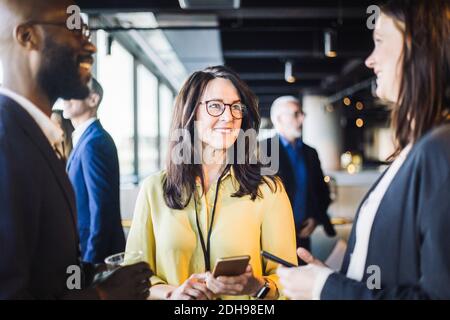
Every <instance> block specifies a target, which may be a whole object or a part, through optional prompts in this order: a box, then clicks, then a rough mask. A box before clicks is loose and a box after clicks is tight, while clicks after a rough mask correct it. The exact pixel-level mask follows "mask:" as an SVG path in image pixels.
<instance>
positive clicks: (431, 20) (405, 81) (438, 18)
mask: <svg viewBox="0 0 450 320" xmlns="http://www.w3.org/2000/svg"><path fill="white" fill-rule="evenodd" d="M381 10H382V12H383V13H384V14H386V15H387V16H389V17H391V18H393V19H394V20H395V21H396V22H397V25H398V22H401V23H402V24H403V25H404V28H401V27H399V30H400V31H401V32H402V33H403V36H404V37H403V38H404V43H403V66H402V79H401V83H400V91H399V97H398V102H397V103H396V104H395V106H394V107H393V110H392V113H391V124H392V127H393V129H394V135H395V140H396V149H395V152H394V154H393V155H392V156H391V158H394V157H396V156H397V155H398V154H399V153H400V151H401V150H402V149H403V148H404V147H405V146H406V145H407V144H409V143H411V142H416V141H417V140H418V139H419V138H420V137H422V136H423V135H424V134H425V133H426V132H428V131H429V130H430V129H432V128H433V127H435V126H437V125H439V124H441V123H443V122H444V121H446V119H447V118H448V115H449V107H450V102H449V101H450V82H449V80H450V4H449V2H448V1H447V0H432V1H428V0H427V1H423V0H420V1H418V0H392V1H389V2H387V3H386V4H385V5H384V6H382V8H381ZM408 124H409V125H408Z"/></svg>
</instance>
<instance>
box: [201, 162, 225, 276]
mask: <svg viewBox="0 0 450 320" xmlns="http://www.w3.org/2000/svg"><path fill="white" fill-rule="evenodd" d="M227 170H228V167H227V168H225V170H224V171H223V173H222V174H221V175H220V177H219V179H218V180H217V186H216V194H215V196H214V206H213V209H212V214H211V224H210V226H209V228H208V236H207V239H206V244H205V239H204V238H203V233H202V229H201V228H200V222H199V221H198V212H197V201H196V199H195V198H194V207H195V220H196V223H197V229H198V233H199V237H200V243H201V245H202V251H203V257H204V259H205V269H206V271H211V256H210V252H211V241H210V240H211V233H212V227H213V224H214V215H215V213H216V205H217V198H218V195H219V187H220V182H221V180H222V177H223V176H224V175H225V173H226V172H227ZM207 223H208V222H207Z"/></svg>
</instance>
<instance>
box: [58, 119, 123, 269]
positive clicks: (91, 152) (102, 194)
mask: <svg viewBox="0 0 450 320" xmlns="http://www.w3.org/2000/svg"><path fill="white" fill-rule="evenodd" d="M67 171H68V173H69V178H70V181H71V182H72V185H73V187H74V189H75V195H76V201H77V213H78V231H79V234H80V244H81V253H82V257H83V260H84V261H87V262H91V263H101V262H103V260H104V259H105V257H107V256H109V255H111V254H114V253H118V252H121V251H123V250H124V249H125V237H124V233H123V229H122V224H121V216H120V190H119V183H120V181H119V176H120V175H119V160H118V156H117V149H116V146H115V144H114V141H113V140H112V138H111V136H110V135H109V134H108V133H107V132H106V131H105V129H103V127H102V125H101V124H100V122H99V121H98V120H97V121H95V122H94V123H92V124H91V125H90V126H89V127H88V128H87V129H86V131H85V132H84V133H83V135H82V136H81V137H80V140H79V142H78V144H77V145H76V147H75V149H74V150H73V151H72V154H71V155H70V158H69V160H68V163H67Z"/></svg>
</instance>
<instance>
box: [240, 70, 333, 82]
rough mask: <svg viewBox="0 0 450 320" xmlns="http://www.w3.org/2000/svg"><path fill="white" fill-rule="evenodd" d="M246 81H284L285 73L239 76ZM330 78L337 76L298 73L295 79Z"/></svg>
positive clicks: (324, 73) (260, 73) (318, 73)
mask: <svg viewBox="0 0 450 320" xmlns="http://www.w3.org/2000/svg"><path fill="white" fill-rule="evenodd" d="M239 76H240V77H241V79H242V80H244V81H253V80H255V81H259V80H284V73H282V72H242V73H240V74H239ZM330 76H337V74H335V73H330V72H296V73H294V77H295V78H296V79H319V80H320V79H324V78H326V77H330Z"/></svg>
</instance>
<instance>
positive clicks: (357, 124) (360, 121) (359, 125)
mask: <svg viewBox="0 0 450 320" xmlns="http://www.w3.org/2000/svg"><path fill="white" fill-rule="evenodd" d="M355 123H356V126H357V127H358V128H362V127H363V126H364V120H363V119H361V118H358V119H356V122H355Z"/></svg>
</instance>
